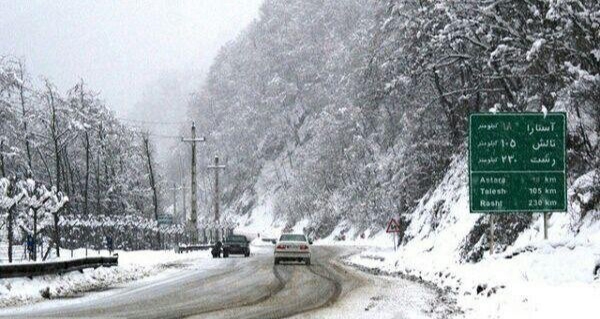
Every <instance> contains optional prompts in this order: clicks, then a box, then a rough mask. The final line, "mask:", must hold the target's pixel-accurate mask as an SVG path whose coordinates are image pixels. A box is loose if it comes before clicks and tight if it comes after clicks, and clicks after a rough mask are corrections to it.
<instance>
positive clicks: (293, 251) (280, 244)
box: [275, 234, 310, 266]
mask: <svg viewBox="0 0 600 319" xmlns="http://www.w3.org/2000/svg"><path fill="white" fill-rule="evenodd" d="M281 261H299V262H304V263H305V264H306V265H307V266H309V265H310V243H309V241H308V239H307V238H306V236H304V235H302V234H283V235H281V237H279V241H277V244H276V245H275V265H278V264H279V262H281Z"/></svg>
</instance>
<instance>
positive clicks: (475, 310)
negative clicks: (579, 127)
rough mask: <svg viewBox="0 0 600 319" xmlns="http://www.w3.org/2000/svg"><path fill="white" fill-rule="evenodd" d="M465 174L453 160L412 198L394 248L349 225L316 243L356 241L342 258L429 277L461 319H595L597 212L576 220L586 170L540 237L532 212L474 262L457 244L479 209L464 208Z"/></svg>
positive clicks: (588, 179)
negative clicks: (356, 249)
mask: <svg viewBox="0 0 600 319" xmlns="http://www.w3.org/2000/svg"><path fill="white" fill-rule="evenodd" d="M466 172H467V170H466V163H465V161H464V159H457V160H455V162H454V163H453V166H452V167H451V169H450V171H449V172H448V174H447V175H446V178H445V179H444V181H443V182H442V183H441V184H440V185H439V186H438V187H437V188H436V189H435V190H434V191H433V192H432V193H430V194H428V195H426V196H425V197H424V199H423V200H422V201H421V203H419V206H418V208H417V210H416V211H415V212H414V215H413V221H412V223H411V224H410V226H409V227H408V229H407V232H406V235H407V236H409V237H410V238H411V240H410V241H408V242H407V243H406V244H405V245H403V246H401V247H399V248H398V251H394V249H393V245H392V237H391V235H389V234H385V233H378V234H375V235H374V236H370V237H369V234H366V235H367V236H366V237H367V238H366V239H360V237H358V239H353V238H357V237H356V235H357V234H354V233H353V230H352V229H350V230H349V231H347V232H346V237H347V238H349V240H346V241H343V242H340V241H336V240H333V238H334V237H335V236H339V232H340V231H341V230H343V229H345V230H347V229H348V227H346V228H344V227H339V229H338V230H336V232H334V233H333V234H332V235H331V236H330V237H328V238H326V239H324V240H321V241H320V243H324V244H341V245H360V246H364V247H365V250H364V251H363V252H362V253H360V254H358V255H354V256H352V257H350V258H348V260H347V261H348V262H349V263H351V264H355V265H359V266H363V267H367V268H370V269H373V270H376V271H378V272H379V271H381V272H382V273H384V274H386V275H391V276H393V275H397V276H403V277H411V278H414V279H417V280H420V279H423V280H425V281H428V282H431V283H433V284H435V285H436V286H438V287H440V288H442V289H445V290H446V291H447V292H448V293H449V294H451V295H452V296H453V297H454V298H456V299H457V300H458V303H459V306H460V307H461V308H462V310H463V311H464V317H466V318H511V319H512V318H567V317H568V318H578V319H579V318H599V316H600V313H599V312H598V306H597V302H598V301H599V300H600V278H598V275H594V271H595V268H596V267H598V265H600V222H599V219H600V212H598V211H594V210H592V211H590V212H588V213H587V214H586V215H585V217H583V218H581V211H580V206H579V205H580V203H582V202H585V201H586V200H587V199H588V197H589V194H588V193H586V189H588V187H589V186H590V183H592V176H590V174H588V175H584V176H582V177H581V178H579V179H578V180H576V181H574V182H573V184H572V185H571V187H570V189H569V197H570V208H569V213H566V214H559V213H557V214H553V215H552V216H551V217H550V219H549V230H548V232H549V239H548V240H544V239H543V228H542V222H543V221H542V217H541V215H538V216H535V217H534V222H533V225H532V226H531V227H529V228H527V229H526V230H525V231H524V232H522V233H521V234H519V236H518V238H517V240H516V241H515V242H514V243H513V244H512V245H510V246H508V247H507V249H506V250H505V251H503V252H501V253H497V254H494V255H490V254H489V253H488V252H487V251H486V252H485V253H484V255H483V258H482V260H481V261H479V262H477V263H470V262H467V261H464V260H462V258H461V257H460V249H461V247H462V246H463V245H464V243H465V238H466V237H467V235H468V233H469V232H470V231H472V229H473V228H474V226H475V224H476V221H477V219H478V218H479V217H480V215H477V214H470V213H469V206H468V188H467V176H466ZM436 206H437V208H436ZM440 207H441V209H440ZM435 212H437V213H435ZM439 212H442V213H441V214H440V213H439ZM432 225H437V226H432ZM476 245H485V242H484V241H483V240H480V242H478V243H477V244H476Z"/></svg>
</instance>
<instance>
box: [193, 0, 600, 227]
mask: <svg viewBox="0 0 600 319" xmlns="http://www.w3.org/2000/svg"><path fill="white" fill-rule="evenodd" d="M599 12H600V3H598V2H597V1H595V0H580V1H554V0H530V1H521V0H508V1H498V0H486V1H464V0H444V1H417V0H414V1H412V0H386V1H368V0H349V1H326V0H302V1H300V0H295V1H285V2H282V1H275V0H267V1H265V3H264V4H263V6H262V8H261V11H260V18H259V19H258V20H257V21H255V22H254V23H253V24H252V25H250V26H249V27H248V28H247V29H246V30H245V31H244V32H243V34H241V35H240V36H239V37H238V38H237V39H236V40H235V41H232V42H231V43H229V44H227V45H226V46H225V47H223V48H222V50H221V51H220V54H219V55H218V57H217V58H216V60H215V62H214V64H213V65H212V67H211V69H210V72H209V74H208V76H207V79H206V83H205V85H203V86H202V87H201V88H200V89H199V90H198V91H197V92H196V94H195V98H194V100H193V101H192V102H191V103H190V107H189V113H190V115H191V116H192V117H193V118H194V119H195V121H196V123H197V124H198V127H199V131H200V132H203V134H206V137H207V138H208V139H209V140H211V141H213V142H212V143H208V144H207V145H206V146H203V148H202V152H205V154H210V155H211V156H212V154H220V155H221V156H222V157H225V158H226V159H227V164H228V167H227V173H226V174H225V176H226V181H225V182H224V183H223V185H224V194H223V195H222V196H223V198H222V200H223V201H224V202H225V206H226V207H227V209H228V214H229V216H232V218H235V216H240V215H244V214H249V213H251V212H252V209H253V208H255V207H256V205H257V201H258V199H259V197H260V196H261V193H264V192H269V193H271V194H273V195H272V196H273V198H274V212H273V213H274V214H275V215H276V217H277V218H279V219H280V220H284V221H285V222H287V224H288V225H293V224H295V223H296V222H298V221H300V220H302V219H308V220H310V221H311V229H312V231H313V232H314V233H316V234H317V235H319V236H325V235H328V234H329V233H330V232H331V231H332V230H333V229H334V228H335V227H336V225H338V224H339V223H340V222H341V221H342V220H343V221H344V222H347V223H350V224H351V225H353V226H355V227H357V228H359V229H362V230H366V229H369V228H379V227H382V225H384V223H385V220H387V219H388V218H389V217H390V216H399V215H401V216H402V218H403V220H404V221H405V222H407V223H409V222H410V218H411V217H410V213H411V210H412V209H414V207H415V206H416V205H417V203H418V201H419V200H420V199H421V197H422V196H423V195H424V194H425V193H426V192H427V191H428V190H430V189H432V188H433V187H435V186H436V185H437V184H438V183H439V182H440V179H441V178H442V177H443V176H444V174H445V172H446V170H447V169H448V165H449V163H450V162H451V161H452V159H454V158H457V157H464V156H466V148H467V145H466V135H467V133H468V132H467V121H468V115H469V114H470V113H473V112H487V111H490V112H509V111H510V112H524V111H532V112H542V111H550V112H552V111H565V112H567V113H568V130H569V132H568V167H569V175H570V176H569V178H570V180H571V181H572V180H573V179H575V178H577V177H578V176H581V175H582V174H585V173H587V172H590V171H594V170H595V171H596V172H598V170H599V169H600V149H599V148H600V146H599V145H600V144H599V141H598V136H599V134H600V27H599V26H600V14H599ZM186 130H187V128H186ZM183 152H185V150H183ZM211 156H205V157H204V163H202V164H201V166H202V167H205V166H206V165H208V164H209V163H208V159H210V158H211ZM267 168H274V169H272V170H269V171H268V173H267ZM203 173H204V176H208V171H204V172H203ZM261 175H262V176H264V175H270V176H268V177H269V178H268V180H269V181H270V182H269V183H268V185H267V186H266V187H267V189H259V187H258V186H257V182H258V180H259V178H260V177H261ZM595 176H596V177H598V176H600V174H596V175H595ZM595 185H596V188H595V191H594V192H593V194H595V195H594V200H593V201H592V203H598V202H600V186H598V185H599V183H597V182H596V183H595ZM201 205H205V206H204V208H203V209H201V211H210V208H209V207H210V205H211V203H210V200H205V201H201ZM593 205H594V204H592V206H593Z"/></svg>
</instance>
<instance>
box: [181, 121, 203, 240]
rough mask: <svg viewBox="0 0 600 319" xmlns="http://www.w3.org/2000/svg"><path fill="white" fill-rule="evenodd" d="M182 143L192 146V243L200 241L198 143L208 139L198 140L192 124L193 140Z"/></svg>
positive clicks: (187, 139)
mask: <svg viewBox="0 0 600 319" xmlns="http://www.w3.org/2000/svg"><path fill="white" fill-rule="evenodd" d="M181 141H183V142H187V143H191V144H192V216H191V218H190V228H191V232H192V238H191V239H192V243H196V242H197V241H198V226H197V224H198V211H197V210H198V204H197V203H198V191H197V187H196V143H197V142H206V138H204V137H201V138H196V124H195V123H194V122H192V138H182V139H181Z"/></svg>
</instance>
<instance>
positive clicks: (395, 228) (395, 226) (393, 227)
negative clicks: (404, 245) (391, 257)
mask: <svg viewBox="0 0 600 319" xmlns="http://www.w3.org/2000/svg"><path fill="white" fill-rule="evenodd" d="M385 232H386V233H388V234H389V233H392V240H393V241H394V251H396V250H397V249H398V248H397V245H396V233H399V232H400V224H399V223H398V222H397V221H396V220H395V219H393V218H392V219H390V221H389V222H388V224H387V227H386V229H385Z"/></svg>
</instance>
